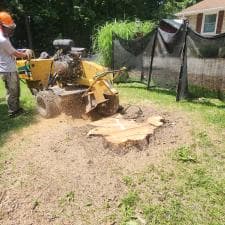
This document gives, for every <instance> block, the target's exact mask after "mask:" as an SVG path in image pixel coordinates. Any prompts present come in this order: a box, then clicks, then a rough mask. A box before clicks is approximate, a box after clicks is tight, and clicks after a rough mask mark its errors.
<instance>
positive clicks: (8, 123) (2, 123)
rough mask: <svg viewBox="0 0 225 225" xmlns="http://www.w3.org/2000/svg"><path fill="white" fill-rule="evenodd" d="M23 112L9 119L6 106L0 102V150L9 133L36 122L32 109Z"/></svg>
mask: <svg viewBox="0 0 225 225" xmlns="http://www.w3.org/2000/svg"><path fill="white" fill-rule="evenodd" d="M22 105H23V103H22ZM25 111H26V113H24V114H22V115H20V116H18V117H16V118H9V117H8V108H7V105H6V103H5V102H1V100H0V118H1V119H0V148H1V147H2V146H3V145H4V143H5V142H6V141H7V137H8V136H9V134H10V133H12V132H16V131H18V130H19V129H21V128H23V127H26V126H29V125H30V124H31V123H34V122H35V121H36V120H35V111H34V109H27V108H25Z"/></svg>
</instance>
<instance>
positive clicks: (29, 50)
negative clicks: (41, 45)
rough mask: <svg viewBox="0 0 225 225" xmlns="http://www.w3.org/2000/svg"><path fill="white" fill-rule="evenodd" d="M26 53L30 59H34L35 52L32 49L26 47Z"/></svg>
mask: <svg viewBox="0 0 225 225" xmlns="http://www.w3.org/2000/svg"><path fill="white" fill-rule="evenodd" d="M25 54H26V56H27V57H26V58H27V59H28V60H30V59H32V58H33V57H34V52H33V50H31V49H26V51H25Z"/></svg>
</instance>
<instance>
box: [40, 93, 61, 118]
mask: <svg viewBox="0 0 225 225" xmlns="http://www.w3.org/2000/svg"><path fill="white" fill-rule="evenodd" d="M37 110H38V112H39V114H40V115H41V116H42V117H44V118H52V117H55V116H57V115H59V114H60V109H59V107H58V105H57V96H56V95H55V94H54V93H53V92H52V91H40V92H38V93H37Z"/></svg>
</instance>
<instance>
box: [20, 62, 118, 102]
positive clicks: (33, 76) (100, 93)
mask: <svg viewBox="0 0 225 225" xmlns="http://www.w3.org/2000/svg"><path fill="white" fill-rule="evenodd" d="M28 64H29V68H30V74H27V73H25V72H24V73H20V75H19V76H20V78H22V79H26V80H30V81H40V83H41V84H42V86H43V87H47V85H48V78H49V74H50V73H52V72H54V71H51V70H52V69H53V70H54V61H53V59H31V60H30V61H26V60H18V61H17V67H18V68H21V67H24V66H26V65H28ZM81 68H82V71H83V76H82V77H81V78H77V79H76V80H75V81H74V83H75V84H79V85H83V86H86V87H88V93H87V94H93V95H94V96H95V100H96V103H97V104H99V103H101V102H104V101H106V99H105V97H104V94H111V95H115V94H117V93H118V92H117V91H116V90H115V89H114V88H113V87H112V81H113V74H112V73H111V74H107V75H106V76H103V77H100V78H99V79H96V75H98V74H100V73H103V72H106V71H107V68H106V67H103V66H101V65H98V64H96V63H94V62H90V61H86V60H82V61H81Z"/></svg>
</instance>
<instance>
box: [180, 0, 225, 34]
mask: <svg viewBox="0 0 225 225" xmlns="http://www.w3.org/2000/svg"><path fill="white" fill-rule="evenodd" d="M224 10H225V0H203V1H201V2H199V3H197V4H195V5H193V6H190V7H188V8H186V9H184V10H183V11H181V12H179V13H177V14H176V16H177V17H178V18H180V19H184V18H185V19H187V20H188V21H189V26H190V27H191V28H192V29H193V30H195V31H196V32H198V33H200V34H202V35H215V34H220V33H224V32H225V14H224Z"/></svg>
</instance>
